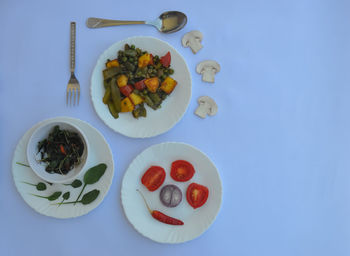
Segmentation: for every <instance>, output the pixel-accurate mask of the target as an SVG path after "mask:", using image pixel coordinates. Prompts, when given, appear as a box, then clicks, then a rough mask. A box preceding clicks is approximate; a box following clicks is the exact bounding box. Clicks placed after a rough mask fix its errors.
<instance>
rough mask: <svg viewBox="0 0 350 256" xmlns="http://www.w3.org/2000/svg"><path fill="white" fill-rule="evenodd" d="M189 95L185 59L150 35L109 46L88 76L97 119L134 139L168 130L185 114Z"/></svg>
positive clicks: (189, 75)
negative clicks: (89, 76)
mask: <svg viewBox="0 0 350 256" xmlns="http://www.w3.org/2000/svg"><path fill="white" fill-rule="evenodd" d="M108 90H109V91H108ZM191 93H192V81H191V74H190V72H189V69H188V66H187V64H186V62H185V60H184V58H183V57H182V56H181V55H180V53H179V52H178V51H177V50H176V49H175V48H174V47H172V46H171V45H170V44H168V43H167V42H165V41H162V40H159V39H157V38H154V37H149V36H137V37H130V38H127V39H124V40H121V41H119V42H116V43H114V44H113V45H111V46H110V47H109V48H108V49H106V50H105V51H104V52H103V53H102V54H101V55H100V57H99V58H98V60H97V63H96V66H95V68H94V70H93V72H92V76H91V87H90V94H91V99H92V103H93V106H94V108H95V110H96V113H97V115H98V116H99V117H100V118H101V119H102V121H103V122H104V123H105V124H106V125H107V126H109V127H110V128H111V129H113V130H114V131H116V132H118V133H120V134H123V135H125V136H128V137H133V138H149V137H154V136H157V135H159V134H162V133H165V132H167V131H168V130H170V129H171V128H172V127H173V126H174V125H175V124H176V123H177V122H179V121H180V120H181V118H182V116H183V115H184V114H185V112H186V110H187V107H188V105H189V102H190V99H191Z"/></svg>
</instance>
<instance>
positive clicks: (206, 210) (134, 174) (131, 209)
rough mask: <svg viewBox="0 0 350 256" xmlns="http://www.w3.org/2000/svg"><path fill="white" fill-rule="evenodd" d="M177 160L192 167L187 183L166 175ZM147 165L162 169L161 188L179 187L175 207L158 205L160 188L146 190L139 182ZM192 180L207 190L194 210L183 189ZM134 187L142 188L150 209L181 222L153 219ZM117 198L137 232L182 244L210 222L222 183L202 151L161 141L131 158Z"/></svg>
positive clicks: (218, 206) (213, 217)
mask: <svg viewBox="0 0 350 256" xmlns="http://www.w3.org/2000/svg"><path fill="white" fill-rule="evenodd" d="M179 159H182V160H186V161H189V162H190V163H192V165H193V166H194V168H195V171H196V173H195V175H194V176H193V178H192V179H191V180H189V181H187V182H176V181H174V180H173V179H172V178H171V177H170V166H171V163H172V162H173V161H175V160H179ZM151 165H158V166H161V167H163V168H164V169H165V172H166V178H165V181H164V183H163V185H162V187H163V186H164V185H166V184H175V185H176V186H178V187H179V188H180V189H181V191H182V201H181V203H180V204H179V205H178V206H177V207H175V208H168V207H165V206H163V205H162V203H161V202H160V199H159V193H160V190H161V188H159V189H157V190H156V191H154V192H150V191H148V190H147V189H146V188H145V187H144V186H143V185H142V183H141V177H142V175H143V174H144V172H145V171H146V170H147V169H148V168H149V167H150V166H151ZM192 182H195V183H199V184H201V185H204V186H206V187H207V188H208V189H209V197H208V200H207V202H206V203H205V204H204V205H203V206H202V207H200V208H197V209H193V208H192V207H191V206H190V205H189V204H188V203H187V200H186V189H187V187H188V185H189V184H190V183H192ZM136 189H140V190H141V191H142V193H143V194H144V196H145V197H146V200H147V201H148V203H149V205H150V207H151V209H153V210H159V211H161V212H163V213H164V214H166V215H169V216H171V217H174V218H177V219H180V220H182V221H183V222H184V225H183V226H172V225H168V224H164V223H161V222H159V221H157V220H155V219H153V217H152V216H151V215H150V213H149V212H148V210H147V208H146V206H145V203H144V202H143V200H142V197H141V196H140V194H139V193H138V192H137V191H136ZM121 199H122V205H123V208H124V211H125V215H126V217H127V218H128V220H129V221H130V223H131V224H132V225H133V226H134V228H135V229H136V230H137V231H138V232H139V233H141V234H142V235H144V236H145V237H148V238H150V239H152V240H154V241H156V242H160V243H182V242H186V241H189V240H192V239H194V238H196V237H198V236H200V235H201V234H202V233H203V232H204V231H205V230H207V229H208V228H209V226H210V225H211V224H212V223H213V222H214V220H215V218H216V216H217V214H218V212H219V210H220V207H221V201H222V184H221V179H220V176H219V173H218V171H217V169H216V167H215V165H214V164H213V163H212V162H211V161H210V159H209V158H208V157H207V156H206V155H205V154H204V153H202V152H201V151H199V150H198V149H196V148H194V147H192V146H190V145H187V144H184V143H175V142H168V143H161V144H157V145H153V146H151V147H149V148H147V149H146V150H144V151H143V152H142V153H141V154H139V155H138V156H137V157H136V158H135V159H134V160H133V161H132V163H131V164H130V166H129V168H128V169H127V171H126V172H125V175H124V178H123V183H122V189H121Z"/></svg>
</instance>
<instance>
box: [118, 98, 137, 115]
mask: <svg viewBox="0 0 350 256" xmlns="http://www.w3.org/2000/svg"><path fill="white" fill-rule="evenodd" d="M133 110H134V105H133V104H132V102H131V100H130V99H129V98H125V99H123V100H122V101H121V111H120V112H131V111H133Z"/></svg>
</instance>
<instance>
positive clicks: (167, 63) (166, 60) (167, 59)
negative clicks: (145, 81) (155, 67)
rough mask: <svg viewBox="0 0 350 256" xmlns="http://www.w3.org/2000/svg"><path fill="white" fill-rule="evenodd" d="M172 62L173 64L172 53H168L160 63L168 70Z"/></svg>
mask: <svg viewBox="0 0 350 256" xmlns="http://www.w3.org/2000/svg"><path fill="white" fill-rule="evenodd" d="M170 62H171V55H170V52H167V54H165V55H164V56H163V57H161V58H160V63H162V65H163V66H164V67H166V68H167V67H169V66H170Z"/></svg>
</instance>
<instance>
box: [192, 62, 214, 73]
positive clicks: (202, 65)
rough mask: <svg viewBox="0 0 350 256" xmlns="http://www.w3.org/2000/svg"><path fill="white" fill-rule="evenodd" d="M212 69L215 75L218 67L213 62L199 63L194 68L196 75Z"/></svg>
mask: <svg viewBox="0 0 350 256" xmlns="http://www.w3.org/2000/svg"><path fill="white" fill-rule="evenodd" d="M208 68H212V69H213V70H214V72H215V73H217V72H219V71H220V65H219V63H217V62H216V61H215V60H204V61H202V62H199V63H198V64H197V67H196V71H197V73H198V74H202V72H203V71H204V70H205V69H208Z"/></svg>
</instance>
